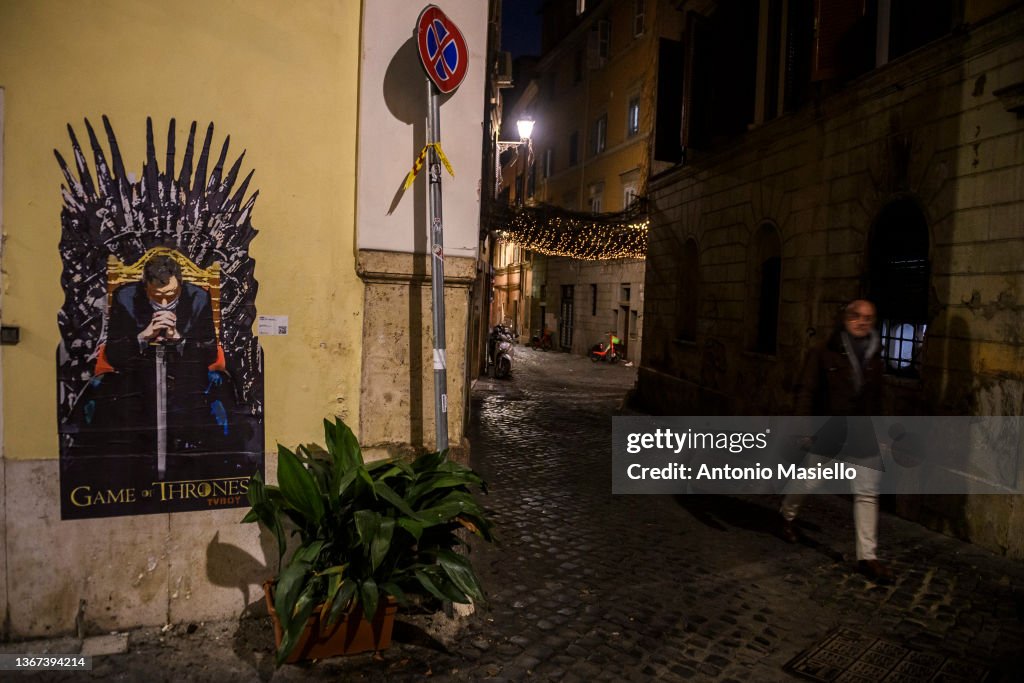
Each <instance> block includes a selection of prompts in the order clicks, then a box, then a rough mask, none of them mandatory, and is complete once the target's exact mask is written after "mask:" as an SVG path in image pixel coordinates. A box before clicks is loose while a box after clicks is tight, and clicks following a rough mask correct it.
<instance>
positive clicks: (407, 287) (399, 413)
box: [353, 0, 487, 455]
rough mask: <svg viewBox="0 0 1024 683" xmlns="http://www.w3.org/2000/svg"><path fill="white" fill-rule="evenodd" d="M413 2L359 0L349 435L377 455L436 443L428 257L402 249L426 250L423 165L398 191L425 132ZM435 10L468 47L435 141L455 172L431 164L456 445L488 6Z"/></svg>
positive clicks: (457, 442)
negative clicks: (360, 299)
mask: <svg viewBox="0 0 1024 683" xmlns="http://www.w3.org/2000/svg"><path fill="white" fill-rule="evenodd" d="M424 7H425V5H419V4H415V3H409V2H403V1H402V0H380V1H377V0H374V2H372V3H371V2H367V3H364V16H363V46H362V55H363V59H362V63H361V69H360V99H359V133H358V135H359V183H358V190H357V192H358V198H357V206H358V213H357V220H356V225H357V239H356V247H357V250H358V252H357V260H358V262H359V272H360V274H361V276H362V277H363V279H364V282H365V290H364V305H365V307H366V315H365V317H364V319H363V320H362V334H363V339H364V340H365V341H364V346H363V357H362V394H361V397H362V398H361V400H362V410H363V413H362V422H361V424H360V432H361V434H362V435H363V436H364V439H365V442H366V443H367V444H368V445H371V446H373V447H374V449H375V451H374V452H375V453H376V454H378V455H383V454H385V453H396V452H405V451H407V450H409V449H412V450H421V449H433V448H434V447H436V438H435V434H436V431H435V427H434V425H435V419H434V406H435V399H434V374H433V373H434V363H433V357H434V356H433V321H432V303H431V291H430V282H431V260H430V259H428V258H423V257H422V256H417V257H416V258H413V257H412V256H411V255H413V254H415V255H425V254H429V253H430V248H431V241H430V234H429V232H428V226H429V225H430V212H429V206H428V199H427V197H428V169H426V168H424V170H423V171H421V173H420V174H419V176H418V177H417V178H416V180H415V182H414V183H413V184H412V185H411V186H410V187H409V188H408V189H403V181H404V180H405V177H406V174H407V173H408V172H409V169H410V168H412V165H413V162H414V160H415V159H416V157H417V155H418V154H419V153H420V151H421V150H422V149H423V147H424V145H425V144H426V141H427V132H426V117H427V107H428V99H427V95H428V89H427V78H426V74H425V72H424V71H423V67H422V65H421V62H420V58H419V54H418V51H417V47H416V42H415V39H414V37H415V32H416V26H417V18H418V17H419V14H420V12H421V11H422V10H423V8H424ZM441 9H442V10H443V11H444V13H445V14H446V15H447V16H448V18H449V19H451V20H452V21H453V22H454V23H455V25H456V26H457V27H458V28H459V30H460V31H461V33H462V35H463V37H464V38H465V41H466V45H467V48H468V52H469V54H468V59H469V64H468V68H467V72H466V76H465V79H464V80H463V82H462V84H461V85H460V86H459V88H458V90H456V91H455V92H454V93H451V94H450V95H446V96H442V97H441V98H440V100H441V105H440V130H441V135H440V142H441V148H442V150H443V151H444V153H445V155H446V156H447V157H448V159H449V161H450V162H451V166H452V169H453V171H454V173H455V176H454V177H452V176H450V175H449V174H448V173H447V172H446V171H445V170H442V171H441V173H442V177H441V191H442V200H443V201H442V218H443V223H442V225H443V229H444V269H445V287H446V291H445V297H444V299H445V302H446V311H445V338H446V340H447V343H446V346H447V356H446V359H447V361H446V362H447V380H448V382H447V392H448V395H447V408H448V410H447V416H448V436H449V444H450V445H451V446H453V447H460V446H464V445H465V444H463V443H462V441H463V430H464V421H465V412H464V408H465V406H466V402H467V392H466V381H465V378H466V353H467V350H466V340H467V334H468V323H467V321H468V317H469V300H470V296H471V294H470V286H471V283H472V282H473V279H474V278H475V277H476V258H477V251H478V246H479V239H480V238H479V229H480V167H481V152H482V137H483V115H484V82H485V71H486V68H487V65H486V63H485V55H486V52H487V44H486V40H487V3H485V2H478V1H476V0H453V1H452V2H446V3H445V4H444V5H443V7H442V8H441ZM353 322H356V321H353ZM462 452H463V453H465V451H464V449H463V451H462Z"/></svg>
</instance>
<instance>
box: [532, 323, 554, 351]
mask: <svg viewBox="0 0 1024 683" xmlns="http://www.w3.org/2000/svg"><path fill="white" fill-rule="evenodd" d="M553 347H554V342H552V341H551V330H549V329H547V328H544V333H543V334H539V333H538V334H535V335H533V338H531V339H530V348H531V349H540V350H541V351H549V350H551V349H552V348H553Z"/></svg>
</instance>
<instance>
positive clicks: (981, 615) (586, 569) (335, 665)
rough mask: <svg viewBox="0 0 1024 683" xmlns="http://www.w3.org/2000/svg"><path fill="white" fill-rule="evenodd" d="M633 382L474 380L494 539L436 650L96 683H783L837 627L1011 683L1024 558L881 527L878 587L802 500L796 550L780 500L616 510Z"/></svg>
mask: <svg viewBox="0 0 1024 683" xmlns="http://www.w3.org/2000/svg"><path fill="white" fill-rule="evenodd" d="M634 378H635V369H634V368H631V367H624V366H622V365H607V364H604V363H598V364H592V363H591V362H590V361H589V360H587V359H585V358H582V357H575V356H568V355H565V354H560V353H541V352H539V351H531V350H529V349H525V348H522V347H520V348H517V349H516V358H515V366H514V370H513V376H512V378H511V379H509V380H505V381H496V380H490V379H486V378H484V379H481V380H480V381H479V382H478V383H477V385H476V387H475V390H474V395H473V418H472V421H473V426H472V429H471V433H470V437H471V440H472V445H473V451H472V452H473V456H472V457H473V465H474V467H475V468H476V469H478V470H479V471H480V472H481V473H482V474H483V475H484V477H485V478H486V479H487V481H488V482H489V487H490V494H489V495H488V496H486V498H485V503H486V504H487V505H488V507H490V508H491V509H492V510H493V511H494V515H495V519H496V522H497V528H498V530H499V534H500V544H497V545H494V546H481V545H480V544H477V545H475V547H474V551H473V553H472V556H473V558H474V561H475V564H476V565H477V567H478V571H479V573H480V576H481V580H482V581H483V583H484V586H485V589H486V590H487V592H488V596H489V604H488V605H486V606H484V607H481V608H479V609H477V611H476V613H475V614H474V615H472V616H471V617H469V618H468V619H467V620H466V622H465V624H464V625H463V627H462V629H461V630H460V631H459V632H458V633H457V634H456V635H455V636H454V637H452V638H449V639H447V648H445V647H443V646H441V645H440V643H439V642H438V641H436V640H435V641H430V640H429V639H425V638H424V637H423V631H422V630H420V629H421V628H427V627H429V626H430V625H429V624H427V625H426V626H422V625H421V626H416V625H413V624H402V623H400V624H399V625H398V627H396V635H395V638H396V640H397V641H398V642H397V643H396V644H395V645H393V646H392V648H390V649H389V650H387V651H385V652H384V653H382V655H381V656H378V657H376V658H374V657H372V656H370V655H362V656H357V657H353V658H350V659H335V660H328V661H323V662H319V663H315V664H310V665H303V666H287V667H284V668H282V669H280V670H277V671H275V670H274V669H273V666H272V662H271V660H272V657H271V649H270V630H269V626H268V625H267V624H266V621H265V619H246V620H243V621H242V622H241V624H239V623H236V622H218V623H215V624H209V623H208V624H203V625H196V628H195V629H192V631H191V632H186V629H183V628H182V627H176V628H175V629H172V630H171V632H169V633H160V631H159V629H146V630H142V631H140V632H137V633H133V634H132V636H131V645H130V651H129V652H128V653H126V654H123V655H113V656H109V657H103V658H98V659H97V660H96V667H95V670H94V671H93V672H92V674H91V677H92V678H96V679H98V678H100V677H105V678H110V679H114V680H139V679H140V677H141V676H143V675H144V676H145V677H146V678H147V679H148V680H150V681H157V680H239V681H241V680H256V679H262V680H274V681H293V680H294V681H297V680H382V681H383V680H388V681H390V680H420V679H422V678H424V677H426V676H430V677H431V678H433V679H436V680H469V681H477V680H485V679H489V680H493V681H521V680H538V681H548V680H552V681H554V680H559V681H646V680H663V681H686V680H697V681H701V680H709V681H711V680H713V681H793V680H799V679H797V678H795V677H794V676H793V675H791V674H789V673H787V672H786V671H784V670H783V667H784V665H786V663H787V662H789V661H790V660H792V659H793V658H794V657H796V656H797V655H798V654H799V653H801V652H802V651H804V650H806V649H807V648H809V647H811V646H813V645H814V644H815V643H817V642H818V641H821V640H822V639H823V638H824V637H825V636H826V635H827V634H828V633H829V632H831V631H833V630H834V629H837V628H846V629H850V630H852V631H855V632H858V633H861V634H865V635H867V636H874V637H879V638H884V639H887V640H888V641H893V642H896V643H899V644H901V645H903V646H905V647H907V648H910V649H912V650H915V651H920V652H922V653H931V654H936V655H943V656H946V657H951V658H956V659H958V660H963V661H966V662H968V663H972V664H976V665H977V667H976V668H975V669H974V670H973V673H975V674H979V673H984V671H985V669H990V670H992V671H994V672H996V673H995V677H993V678H992V679H991V680H1006V681H1010V680H1022V679H1021V678H1020V676H1022V675H1024V664H1022V661H1021V651H1022V643H1024V563H1021V562H1017V561H1011V560H1007V559H1003V558H1000V557H997V556H995V555H993V554H991V553H989V552H987V551H985V550H982V549H979V548H977V547H974V546H971V545H967V544H964V543H961V542H959V541H956V540H953V539H950V538H948V537H945V536H941V535H938V534H935V533H933V532H930V531H927V530H925V529H924V528H922V527H921V526H919V525H917V524H913V523H910V522H906V521H904V520H901V519H899V518H896V517H893V516H891V515H886V514H883V516H882V520H881V523H880V537H881V543H880V549H881V556H882V557H883V558H884V559H886V560H890V561H891V563H892V566H893V568H894V570H895V571H896V574H897V578H896V582H895V585H893V586H887V587H883V586H876V585H874V584H872V583H869V582H868V581H867V580H866V579H864V578H863V577H861V576H860V575H859V574H857V573H855V572H854V565H855V562H854V560H853V522H852V513H851V511H850V503H849V501H847V500H844V499H843V498H837V497H827V496H819V497H814V498H813V499H811V500H810V501H809V502H808V504H807V506H806V508H805V510H804V512H803V513H802V515H801V522H802V525H803V526H802V528H803V530H804V532H805V534H806V541H805V542H804V543H802V544H800V545H794V546H791V545H787V544H786V543H784V542H783V541H782V540H781V539H780V538H779V537H778V536H777V534H776V528H775V522H776V515H775V507H776V506H777V504H778V500H777V499H775V498H769V497H763V498H757V497H750V498H744V499H740V498H733V497H714V496H675V497H673V496H613V495H612V494H611V472H610V461H611V455H610V443H611V424H612V421H611V416H612V414H613V413H614V412H615V411H616V410H617V409H621V405H620V404H621V403H622V400H623V397H624V395H625V393H626V392H627V391H628V389H629V388H630V387H631V386H632V384H633V381H634ZM399 618H400V620H401V619H402V617H401V615H400V617H399ZM441 621H443V620H441ZM437 623H439V622H438V620H435V621H434V625H435V626H436V625H437ZM427 630H429V628H427ZM82 678H84V676H83V675H82V674H79V675H77V676H76V675H75V674H64V675H63V677H62V678H56V677H53V678H50V680H82ZM848 680H867V679H856V678H850V679H848ZM887 680H889V679H887ZM891 680H908V681H909V680H920V679H917V678H912V677H911V678H899V679H891ZM942 680H980V679H968V678H963V679H957V678H952V677H949V678H944V679H942Z"/></svg>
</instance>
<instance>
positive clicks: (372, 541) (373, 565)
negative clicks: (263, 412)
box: [242, 419, 493, 665]
mask: <svg viewBox="0 0 1024 683" xmlns="http://www.w3.org/2000/svg"><path fill="white" fill-rule="evenodd" d="M324 438H325V440H326V445H327V448H326V449H324V448H323V447H321V446H318V445H316V444H309V445H304V446H299V447H298V448H296V449H295V451H294V452H293V451H290V450H288V449H287V448H285V447H284V446H281V445H278V472H277V475H278V482H279V485H278V486H270V485H267V484H265V483H264V482H263V481H262V479H261V478H260V477H259V475H258V474H257V475H255V476H253V478H252V480H251V481H250V483H249V491H248V497H249V503H250V505H251V509H250V510H249V512H248V513H247V514H246V515H245V518H244V519H243V520H242V522H257V521H258V522H259V523H260V524H262V525H263V526H264V527H266V528H267V529H269V530H270V531H271V532H272V533H273V535H274V537H275V538H276V540H277V550H278V562H279V565H280V567H281V569H280V572H279V574H278V578H277V583H276V586H275V588H274V609H275V611H276V612H277V617H278V619H279V620H280V622H281V627H282V630H283V633H284V635H283V638H282V639H281V643H280V646H279V647H278V651H277V663H278V665H280V664H281V663H282V662H284V660H285V659H286V658H287V657H288V655H289V654H290V653H291V651H292V650H293V649H294V647H295V645H296V644H297V642H298V640H299V637H300V636H301V634H302V631H303V629H304V628H305V626H306V622H307V621H308V619H309V617H310V616H311V615H312V614H313V612H314V610H315V608H316V607H317V606H318V605H320V606H321V609H320V619H321V620H324V621H326V623H327V624H328V625H329V626H330V625H333V624H335V623H337V621H338V619H340V618H341V617H342V616H343V615H344V614H346V613H347V612H348V611H349V610H351V609H358V608H359V607H360V606H361V607H362V610H363V613H364V614H365V615H366V618H367V619H372V618H373V615H374V614H375V613H376V612H377V608H378V605H379V604H380V602H381V600H382V599H386V596H388V595H390V596H393V597H394V598H395V600H397V601H398V603H399V604H400V605H407V604H408V603H409V600H410V598H414V597H415V598H427V599H429V598H430V597H432V598H436V599H438V600H441V601H451V602H461V603H469V602H483V600H484V596H483V593H482V591H481V589H480V584H479V581H478V579H477V577H476V574H475V572H474V571H473V567H472V565H471V564H470V561H469V558H468V557H466V556H465V555H462V554H459V553H457V552H455V548H456V547H457V546H459V545H460V544H462V543H463V541H462V540H461V539H460V538H459V535H458V534H457V532H458V531H459V530H460V529H467V530H468V531H470V532H472V533H474V534H476V535H478V536H480V537H481V538H483V539H485V540H487V541H491V540H493V537H492V533H491V527H492V525H491V522H490V521H489V520H488V518H487V514H486V511H485V510H484V509H483V507H481V505H480V504H479V503H478V502H477V500H476V498H475V497H474V495H473V493H472V492H471V488H470V487H473V486H476V487H480V488H481V489H482V490H486V487H485V485H484V482H483V480H482V479H481V478H480V477H479V476H478V475H477V474H476V473H475V472H473V471H472V470H471V469H469V468H467V467H464V466H463V465H460V464H458V463H456V462H453V461H451V460H449V459H448V455H447V451H442V452H435V453H427V454H425V455H421V456H420V457H418V458H416V459H415V460H413V461H411V462H410V461H406V460H401V459H390V460H379V461H374V462H370V463H366V462H364V461H363V455H362V450H361V449H360V447H359V443H358V441H357V440H356V437H355V435H354V434H353V433H352V430H351V429H349V428H348V426H347V425H345V423H344V422H342V421H341V420H340V419H336V420H335V421H334V422H333V423H332V422H330V421H329V420H324ZM286 530H290V531H291V533H292V534H293V535H297V536H298V539H299V545H298V547H297V548H296V549H295V552H294V553H293V554H292V555H291V557H290V558H289V559H288V560H287V561H283V560H284V556H285V551H286V549H287V545H288V539H287V537H286Z"/></svg>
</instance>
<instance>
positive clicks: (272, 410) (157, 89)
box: [0, 0, 363, 459]
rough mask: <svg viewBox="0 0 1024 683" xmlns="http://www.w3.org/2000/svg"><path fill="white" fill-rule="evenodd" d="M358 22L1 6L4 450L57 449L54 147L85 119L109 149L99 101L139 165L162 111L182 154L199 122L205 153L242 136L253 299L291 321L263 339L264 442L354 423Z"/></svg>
mask: <svg viewBox="0 0 1024 683" xmlns="http://www.w3.org/2000/svg"><path fill="white" fill-rule="evenodd" d="M359 20H360V3H359V1H358V0H304V2H303V3H302V11H301V12H299V11H296V10H295V7H293V6H292V5H290V4H288V3H283V2H279V1H278V0H245V1H244V2H242V1H237V2H235V1H233V2H227V1H221V0H218V1H216V2H209V1H208V0H178V1H176V2H173V3H156V2H138V1H137V0H108V1H106V2H102V3H97V2H76V1H72V0H68V1H66V2H61V1H56V0H53V1H49V0H43V1H40V0H11V1H6V2H4V3H2V4H0V87H2V88H4V90H5V110H6V111H5V114H4V116H5V121H4V129H5V140H4V146H5V148H4V164H5V168H4V173H3V182H4V187H3V195H2V196H3V201H4V207H3V209H4V210H3V216H4V223H5V225H4V233H5V239H6V244H5V248H4V252H3V264H2V265H3V269H4V271H5V274H4V279H3V283H4V292H3V322H4V324H5V325H18V326H20V327H21V335H22V336H21V343H20V344H18V345H17V346H6V347H4V351H3V375H2V376H3V411H4V424H5V434H4V436H3V438H4V446H5V448H4V451H5V456H6V457H7V458H11V459H34V458H56V457H57V423H56V398H55V395H56V362H55V354H56V349H57V347H58V343H59V335H58V328H57V312H58V310H59V309H60V307H61V305H62V303H63V292H62V289H61V284H60V275H61V260H60V256H59V253H58V249H57V246H58V242H59V240H60V234H61V223H60V211H61V205H62V200H61V194H60V186H61V183H62V182H64V179H63V176H62V174H61V172H60V169H59V167H58V165H57V162H56V160H55V158H54V155H53V150H54V149H57V150H58V151H60V153H61V154H62V155H63V156H64V157H65V158H66V159H69V160H70V159H71V143H70V140H69V137H68V133H67V130H66V126H67V124H69V123H70V124H71V125H72V126H73V127H74V129H75V132H76V134H77V136H78V138H79V140H80V141H81V142H82V143H83V147H85V146H87V144H88V143H87V137H86V134H85V127H84V124H83V118H86V117H87V118H88V119H89V120H90V121H91V122H92V124H93V126H94V128H96V129H97V131H98V134H99V135H100V137H101V139H102V140H103V145H104V147H105V148H106V146H107V145H106V141H105V136H103V134H102V122H101V117H102V115H104V114H105V115H107V116H108V117H109V118H110V121H111V124H112V126H113V128H114V132H115V133H116V135H117V139H118V142H119V143H120V147H121V153H122V156H123V158H124V161H125V167H126V170H127V171H128V172H130V173H134V174H135V175H136V177H139V176H141V173H142V164H143V161H144V160H145V131H146V117H147V116H149V117H152V119H153V126H154V129H155V131H156V136H157V155H158V158H160V159H161V160H162V154H163V153H164V145H165V143H166V130H167V125H168V121H169V120H170V119H171V118H172V117H173V118H175V119H176V121H177V129H178V135H177V138H178V141H179V142H178V146H179V150H178V164H179V166H180V163H181V154H182V152H183V149H184V140H185V137H186V136H187V133H188V128H189V126H190V125H191V123H192V121H196V122H197V124H198V128H199V133H198V135H200V136H201V135H202V133H203V131H204V130H205V127H206V126H207V125H208V124H209V123H210V122H213V123H214V125H215V130H214V147H213V149H214V150H215V151H219V149H220V144H221V142H222V141H223V139H224V137H225V136H226V135H230V136H231V152H233V153H234V154H237V153H238V152H240V151H241V150H243V149H245V150H247V151H246V155H245V160H244V162H243V168H242V171H241V173H242V176H240V177H244V174H245V173H247V172H248V171H249V170H252V169H255V174H254V176H253V180H252V184H251V185H250V191H252V190H253V189H258V190H259V197H258V199H257V200H256V204H255V209H254V213H253V219H252V223H253V226H254V227H255V228H256V229H257V230H258V231H259V234H258V235H257V236H256V238H255V240H254V241H253V242H252V243H251V247H250V253H251V255H252V256H253V258H254V259H255V261H256V271H255V276H256V279H257V281H258V282H259V293H258V296H257V298H256V305H257V310H258V313H259V314H263V315H267V314H270V315H288V316H289V323H290V330H289V333H288V335H287V336H271V337H268V336H262V337H261V338H260V342H261V344H262V346H263V350H264V354H265V372H264V385H265V393H266V411H265V416H266V421H265V434H266V442H267V445H268V449H272V448H273V445H274V443H275V442H276V441H280V442H282V443H285V444H290V445H294V444H295V443H297V442H299V441H309V440H312V439H317V440H322V432H321V431H320V420H321V418H322V417H324V416H327V415H335V414H339V415H341V416H342V417H343V418H344V419H346V421H348V422H349V423H350V424H352V425H357V424H358V400H359V398H358V397H359V376H360V374H359V358H360V352H361V349H360V345H361V328H362V324H361V315H362V314H361V311H362V290H363V285H362V283H361V281H360V280H359V278H358V277H357V276H356V274H355V268H354V255H355V237H354V191H355V162H356V142H355V141H356V137H355V135H356V103H357V96H356V95H357V70H358V59H359V25H360V21H359ZM229 156H231V154H230V153H229ZM108 158H109V156H108ZM231 158H234V157H233V156H231ZM91 165H92V161H91V159H90V166H91ZM254 332H255V331H254Z"/></svg>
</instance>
